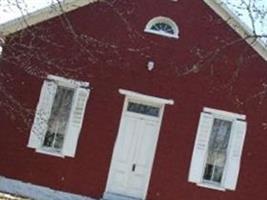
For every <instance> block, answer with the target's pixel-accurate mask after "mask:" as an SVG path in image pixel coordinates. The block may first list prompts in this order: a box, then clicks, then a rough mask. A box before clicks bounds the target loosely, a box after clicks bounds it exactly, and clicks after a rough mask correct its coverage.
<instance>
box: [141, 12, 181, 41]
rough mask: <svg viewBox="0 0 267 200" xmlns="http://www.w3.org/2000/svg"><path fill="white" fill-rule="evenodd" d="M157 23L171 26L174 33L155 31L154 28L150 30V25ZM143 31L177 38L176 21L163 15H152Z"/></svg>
mask: <svg viewBox="0 0 267 200" xmlns="http://www.w3.org/2000/svg"><path fill="white" fill-rule="evenodd" d="M157 23H165V24H167V25H169V26H171V28H172V29H173V31H174V33H173V34H170V33H166V32H164V31H156V30H152V29H151V28H152V26H153V25H155V24H157ZM144 32H146V33H152V34H155V35H160V36H164V37H169V38H175V39H178V38H179V29H178V26H177V25H176V23H175V22H174V21H173V20H172V19H170V18H168V17H163V16H158V17H154V18H152V19H151V20H150V21H149V22H148V23H147V24H146V27H145V29H144Z"/></svg>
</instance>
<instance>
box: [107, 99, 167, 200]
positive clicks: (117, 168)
mask: <svg viewBox="0 0 267 200" xmlns="http://www.w3.org/2000/svg"><path fill="white" fill-rule="evenodd" d="M124 107H125V108H124V112H123V114H122V118H121V123H120V128H119V133H118V136H117V140H116V143H115V147H114V150H113V156H112V161H111V166H110V171H109V177H108V182H107V187H106V192H105V194H104V199H108V200H113V199H114V200H115V199H116V200H117V199H123V200H124V199H142V200H143V199H145V196H146V193H147V188H148V184H149V179H150V175H151V169H152V165H153V160H154V154H155V150H156V144H157V140H158V134H159V127H160V119H161V115H162V109H163V106H161V105H157V106H155V105H149V104H146V103H140V102H133V101H126V106H124Z"/></svg>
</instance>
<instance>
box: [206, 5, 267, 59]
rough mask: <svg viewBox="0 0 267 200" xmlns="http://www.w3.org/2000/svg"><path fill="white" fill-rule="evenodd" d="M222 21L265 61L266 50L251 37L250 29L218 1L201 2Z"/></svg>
mask: <svg viewBox="0 0 267 200" xmlns="http://www.w3.org/2000/svg"><path fill="white" fill-rule="evenodd" d="M203 1H204V2H205V3H206V4H207V5H209V6H210V7H211V8H212V9H213V10H214V11H215V12H216V13H217V14H218V15H219V16H220V17H221V18H222V19H223V20H225V21H226V23H227V24H228V25H230V26H231V27H232V28H233V29H234V30H235V31H236V32H237V33H238V34H239V35H240V36H241V37H242V38H243V39H244V40H245V41H246V42H247V43H248V44H249V45H250V46H251V47H252V48H253V49H254V50H255V51H256V52H257V53H258V54H259V55H260V56H261V57H262V58H263V59H264V60H266V61H267V49H266V46H265V45H264V43H263V42H262V41H261V40H259V39H256V40H255V37H253V33H252V32H251V30H250V28H249V27H248V26H247V25H246V24H244V23H243V22H242V21H241V20H240V19H238V18H237V17H236V16H235V15H234V13H233V12H232V11H231V10H230V9H228V8H227V7H226V6H225V5H223V4H222V3H221V2H219V1H218V0H203Z"/></svg>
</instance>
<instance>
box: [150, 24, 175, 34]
mask: <svg viewBox="0 0 267 200" xmlns="http://www.w3.org/2000/svg"><path fill="white" fill-rule="evenodd" d="M151 30H154V31H159V32H160V31H162V32H165V33H168V34H171V35H173V34H174V30H173V28H172V27H171V26H170V25H169V24H166V23H163V22H159V23H156V24H154V25H152V27H151Z"/></svg>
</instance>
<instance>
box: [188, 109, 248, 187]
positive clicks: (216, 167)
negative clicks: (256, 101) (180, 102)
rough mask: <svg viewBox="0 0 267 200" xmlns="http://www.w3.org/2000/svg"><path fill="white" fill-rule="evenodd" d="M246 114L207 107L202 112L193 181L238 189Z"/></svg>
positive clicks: (192, 163)
mask: <svg viewBox="0 0 267 200" xmlns="http://www.w3.org/2000/svg"><path fill="white" fill-rule="evenodd" d="M245 119H246V116H245V115H240V114H236V113H231V112H226V111H221V110H216V109H211V108H204V110H203V112H202V113H201V116H200V120H199V125H198V130H197V135H196V139H195V145H194V151H193V155H192V160H191V166H190V172H189V181H190V182H194V183H196V184H197V185H198V186H203V187H207V188H211V189H218V190H226V189H229V190H235V189H236V184H237V180H238V174H239V168H240V161H241V154H242V148H243V143H244V139H245V134H246V128H247V124H246V122H245Z"/></svg>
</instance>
